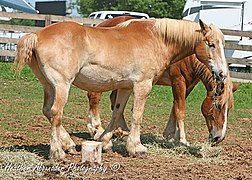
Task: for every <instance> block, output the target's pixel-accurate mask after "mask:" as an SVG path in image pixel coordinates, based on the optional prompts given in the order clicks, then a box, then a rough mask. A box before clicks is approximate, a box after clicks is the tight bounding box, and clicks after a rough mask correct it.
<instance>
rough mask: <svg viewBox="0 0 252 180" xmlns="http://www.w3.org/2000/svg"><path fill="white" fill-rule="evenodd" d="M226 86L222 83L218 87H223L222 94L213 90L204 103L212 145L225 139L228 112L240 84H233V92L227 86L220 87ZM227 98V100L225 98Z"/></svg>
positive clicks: (203, 111) (203, 112)
mask: <svg viewBox="0 0 252 180" xmlns="http://www.w3.org/2000/svg"><path fill="white" fill-rule="evenodd" d="M218 86H225V85H224V84H222V83H220V84H218V85H217V87H216V88H222V89H223V91H222V93H221V94H216V92H214V91H211V92H209V93H208V95H207V97H206V98H205V100H204V101H203V103H202V106H201V111H202V114H203V116H204V117H205V119H206V124H207V127H208V131H209V140H210V142H211V143H212V145H216V144H218V143H220V142H221V141H223V140H224V138H225V134H226V130H227V118H228V112H229V110H230V109H231V107H232V106H233V94H232V92H235V91H236V90H237V89H238V86H239V85H238V84H234V85H233V86H232V84H231V86H232V89H231V88H230V89H231V90H232V91H231V92H225V91H229V90H228V89H226V88H223V87H218ZM224 98H225V100H224Z"/></svg>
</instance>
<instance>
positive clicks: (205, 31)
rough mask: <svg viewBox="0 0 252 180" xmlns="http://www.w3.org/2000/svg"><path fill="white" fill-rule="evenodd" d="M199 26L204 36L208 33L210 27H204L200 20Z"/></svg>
mask: <svg viewBox="0 0 252 180" xmlns="http://www.w3.org/2000/svg"><path fill="white" fill-rule="evenodd" d="M199 24H200V27H201V30H202V32H203V34H204V35H206V34H207V33H208V32H209V31H210V27H209V26H208V25H206V24H205V23H204V22H203V21H202V20H201V19H199Z"/></svg>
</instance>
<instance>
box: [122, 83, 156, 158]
mask: <svg viewBox="0 0 252 180" xmlns="http://www.w3.org/2000/svg"><path fill="white" fill-rule="evenodd" d="M151 88H152V81H151V80H149V81H143V82H140V83H137V84H135V85H134V88H133V92H134V104H133V116H132V122H131V128H130V133H129V136H128V140H127V150H128V153H129V155H130V156H136V155H141V154H145V153H147V148H146V147H144V146H143V145H142V144H141V141H140V128H141V124H142V118H143V111H144V106H145V103H146V100H147V98H148V95H149V93H150V91H151Z"/></svg>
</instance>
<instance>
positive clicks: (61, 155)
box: [49, 149, 66, 160]
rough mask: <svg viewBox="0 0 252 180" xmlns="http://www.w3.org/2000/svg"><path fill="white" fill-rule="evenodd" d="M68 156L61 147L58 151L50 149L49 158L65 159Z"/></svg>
mask: <svg viewBox="0 0 252 180" xmlns="http://www.w3.org/2000/svg"><path fill="white" fill-rule="evenodd" d="M65 157H66V153H65V152H64V151H63V150H62V149H61V150H60V149H58V150H56V151H52V150H51V151H50V155H49V158H50V159H55V160H64V159H65Z"/></svg>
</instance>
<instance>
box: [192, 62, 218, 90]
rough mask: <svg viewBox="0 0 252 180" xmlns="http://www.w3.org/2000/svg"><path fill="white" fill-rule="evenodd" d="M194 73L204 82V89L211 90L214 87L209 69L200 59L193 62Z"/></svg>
mask: <svg viewBox="0 0 252 180" xmlns="http://www.w3.org/2000/svg"><path fill="white" fill-rule="evenodd" d="M193 69H194V75H195V76H196V77H199V78H200V80H201V81H202V83H203V84H204V86H205V88H206V90H207V91H208V92H209V91H212V90H213V89H214V82H213V78H212V74H211V72H210V70H209V69H208V68H207V67H206V66H205V65H204V64H203V63H201V62H200V61H198V60H195V61H194V62H193Z"/></svg>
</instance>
